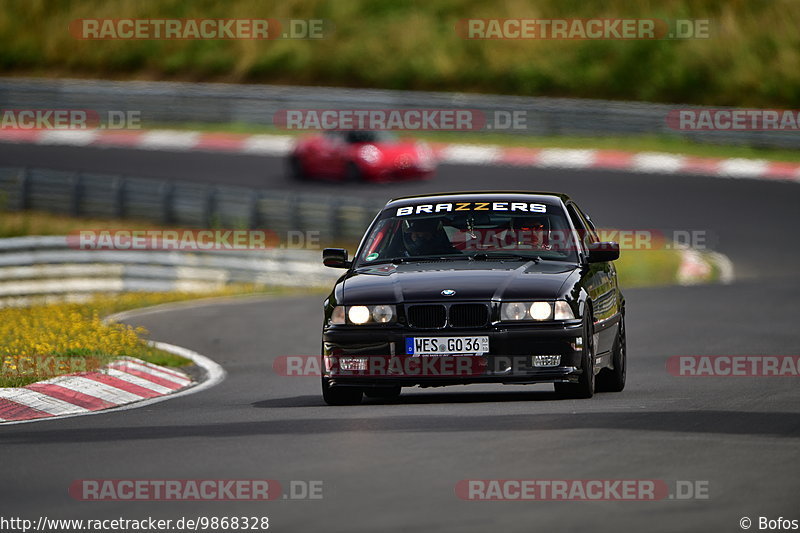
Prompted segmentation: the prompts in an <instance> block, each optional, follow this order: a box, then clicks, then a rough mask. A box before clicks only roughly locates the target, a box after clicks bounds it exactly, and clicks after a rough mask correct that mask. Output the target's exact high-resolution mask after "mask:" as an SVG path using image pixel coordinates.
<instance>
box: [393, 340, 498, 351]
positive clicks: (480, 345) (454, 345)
mask: <svg viewBox="0 0 800 533" xmlns="http://www.w3.org/2000/svg"><path fill="white" fill-rule="evenodd" d="M488 352H489V337H487V336H481V337H408V338H406V354H407V355H461V354H469V355H483V354H485V353H488Z"/></svg>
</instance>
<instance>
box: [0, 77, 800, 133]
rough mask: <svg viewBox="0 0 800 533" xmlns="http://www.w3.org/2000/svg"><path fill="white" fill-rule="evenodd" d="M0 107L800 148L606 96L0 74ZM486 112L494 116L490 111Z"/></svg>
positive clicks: (148, 118) (171, 119)
mask: <svg viewBox="0 0 800 533" xmlns="http://www.w3.org/2000/svg"><path fill="white" fill-rule="evenodd" d="M0 108H7V109H29V108H43V109H92V110H94V111H97V112H98V113H106V112H107V111H110V110H115V111H128V110H129V111H138V112H140V114H141V121H142V124H143V125H144V126H147V127H152V126H153V125H163V124H170V123H180V122H202V123H229V122H243V123H250V124H261V125H273V117H274V115H275V113H276V112H278V111H280V110H286V109H321V108H335V109H376V108H392V109H419V108H426V109H475V110H480V111H483V112H484V113H486V114H487V115H489V114H494V113H496V112H498V111H512V110H513V111H523V112H525V116H526V118H527V128H526V129H495V130H493V132H496V133H508V134H527V135H545V136H550V135H573V136H575V135H577V136H605V135H616V136H619V135H642V134H646V135H667V136H673V137H686V138H690V139H691V140H693V141H697V142H712V143H720V144H740V145H741V144H744V145H751V146H772V147H784V148H798V147H800V136H798V135H797V134H796V133H793V132H791V131H789V132H776V131H732V132H731V131H716V132H680V131H676V130H674V129H671V128H669V127H668V126H667V121H666V117H667V114H668V113H669V112H670V111H671V110H674V109H679V108H680V109H699V108H697V107H695V106H685V105H681V106H676V105H664V104H650V103H637V102H615V101H608V100H588V99H586V100H584V99H567V98H544V97H522V96H502V95H480V94H464V93H437V92H419V91H390V90H365V89H342V88H331V87H296V86H274V85H234V84H221V83H175V82H139V81H135V82H114V81H101V80H61V79H31V78H0ZM491 116H494V115H491Z"/></svg>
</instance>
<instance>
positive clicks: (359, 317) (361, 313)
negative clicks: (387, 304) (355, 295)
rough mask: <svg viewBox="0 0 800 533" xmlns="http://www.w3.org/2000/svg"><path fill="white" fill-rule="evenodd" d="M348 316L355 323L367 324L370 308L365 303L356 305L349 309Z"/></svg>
mask: <svg viewBox="0 0 800 533" xmlns="http://www.w3.org/2000/svg"><path fill="white" fill-rule="evenodd" d="M347 318H349V319H350V322H352V323H353V324H366V323H367V322H369V309H368V308H366V307H364V306H363V305H354V306H353V307H351V308H350V309H349V310H348V311H347Z"/></svg>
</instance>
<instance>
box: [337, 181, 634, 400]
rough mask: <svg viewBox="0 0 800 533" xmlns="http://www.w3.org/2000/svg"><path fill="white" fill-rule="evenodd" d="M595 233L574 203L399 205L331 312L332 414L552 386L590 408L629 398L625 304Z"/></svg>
mask: <svg viewBox="0 0 800 533" xmlns="http://www.w3.org/2000/svg"><path fill="white" fill-rule="evenodd" d="M618 257H619V245H618V244H617V243H614V242H600V240H599V238H598V235H597V232H596V230H595V226H594V223H593V222H592V220H591V219H590V218H589V216H588V215H586V214H585V213H584V212H583V211H582V210H581V209H580V208H579V207H578V206H577V205H576V204H575V202H573V201H572V200H571V199H570V198H569V197H568V196H567V195H565V194H557V193H529V192H500V191H496V192H495V191H492V192H466V193H446V194H435V195H427V196H413V197H405V198H398V199H394V200H392V201H390V202H389V203H388V204H386V206H385V207H384V208H383V209H382V210H381V212H380V213H379V214H378V216H377V217H376V218H375V220H374V221H373V222H372V224H371V225H370V227H369V229H368V230H367V232H366V234H365V236H364V238H363V239H362V241H361V244H360V245H359V247H358V250H357V251H356V254H355V256H354V258H353V259H352V260H351V259H350V258H349V257H348V253H347V251H346V250H343V249H337V248H328V249H325V250H324V252H323V262H324V264H325V265H326V266H329V267H333V268H342V269H345V270H346V271H345V272H344V274H343V275H342V276H341V277H340V278H339V279H338V280H337V282H336V285H335V286H334V288H333V291H332V292H331V294H330V295H329V296H328V298H327V299H326V300H325V309H324V322H323V329H322V359H323V360H322V368H323V376H322V394H323V397H324V399H325V401H326V402H327V403H328V404H331V405H347V404H357V403H360V402H361V400H362V397H363V395H367V396H368V397H375V398H395V397H397V396H399V395H400V393H401V390H402V387H411V386H421V387H436V386H446V385H456V384H470V383H508V384H512V383H513V384H534V383H553V384H554V386H555V389H556V391H557V392H559V393H561V394H563V395H566V396H570V397H575V398H589V397H591V396H592V395H593V394H594V392H595V391H608V392H619V391H621V390H622V389H623V388H624V386H625V367H626V349H625V300H624V298H623V296H622V293H621V292H620V290H619V287H618V285H617V275H616V270H615V268H614V265H613V261H614V260H615V259H617V258H618Z"/></svg>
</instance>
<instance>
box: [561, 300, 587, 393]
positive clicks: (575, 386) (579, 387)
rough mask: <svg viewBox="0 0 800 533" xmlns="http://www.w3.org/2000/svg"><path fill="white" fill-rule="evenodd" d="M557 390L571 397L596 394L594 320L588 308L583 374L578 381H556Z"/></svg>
mask: <svg viewBox="0 0 800 533" xmlns="http://www.w3.org/2000/svg"><path fill="white" fill-rule="evenodd" d="M553 385H554V387H555V390H556V392H557V393H558V394H562V395H564V396H567V397H569V398H591V397H592V396H594V322H593V321H592V315H591V314H590V313H589V311H588V310H587V312H586V315H585V316H584V319H583V350H582V355H581V375H580V377H579V378H578V382H577V383H554V384H553Z"/></svg>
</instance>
